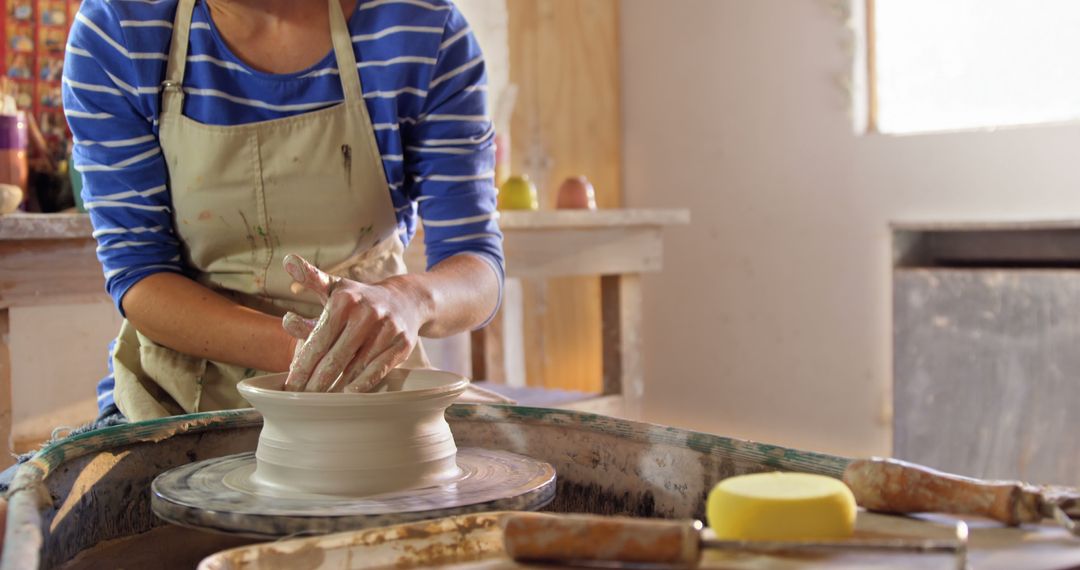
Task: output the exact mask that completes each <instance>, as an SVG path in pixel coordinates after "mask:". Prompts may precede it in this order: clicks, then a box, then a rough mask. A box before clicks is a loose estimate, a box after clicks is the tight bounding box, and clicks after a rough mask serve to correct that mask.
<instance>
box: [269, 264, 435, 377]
mask: <svg viewBox="0 0 1080 570" xmlns="http://www.w3.org/2000/svg"><path fill="white" fill-rule="evenodd" d="M284 263H285V271H287V272H288V273H289V275H290V276H292V278H293V281H295V282H296V284H297V285H300V286H302V287H304V288H306V289H308V290H310V291H313V292H314V293H315V294H317V295H318V296H319V297H320V298H321V299H322V301H323V312H322V314H321V315H320V316H319V319H318V320H317V321H314V322H312V321H310V320H307V319H304V318H302V317H300V316H298V315H295V314H293V313H289V314H287V315H285V318H284V320H283V322H282V325H283V326H284V327H285V330H286V331H288V332H289V334H291V335H293V336H294V337H297V338H301V339H304V340H303V342H302V343H301V344H300V346H299V349H298V350H297V352H296V356H295V357H294V359H293V362H292V365H291V366H290V367H289V374H288V377H287V378H286V380H285V389H286V390H289V391H294V392H299V391H308V392H327V391H331V390H333V391H342V390H345V391H349V392H368V391H370V390H372V389H373V388H375V387H376V386H378V384H379V382H381V381H382V380H383V378H384V377H385V376H386V374H387V373H388V372H389V371H391V370H393V369H394V367H396V366H397V365H399V364H401V363H402V362H404V361H405V359H406V358H408V357H409V354H411V353H412V350H413V347H415V346H416V343H417V339H418V336H419V331H420V327H421V325H422V324H423V323H424V318H425V316H424V313H423V307H424V304H423V303H422V302H420V300H419V299H417V298H415V297H414V296H413V295H411V294H410V292H409V288H408V287H407V286H406V285H405V281H404V280H402V279H400V278H398V279H394V278H392V279H389V280H387V281H383V282H381V283H378V284H373V285H368V284H364V283H359V282H357V281H353V280H350V279H344V278H340V277H334V276H331V275H327V274H326V273H324V272H322V271H320V270H319V269H318V268H316V267H315V266H313V265H311V264H310V263H308V262H307V261H306V260H304V259H303V258H301V257H299V256H296V255H289V256H286V257H285V260H284Z"/></svg>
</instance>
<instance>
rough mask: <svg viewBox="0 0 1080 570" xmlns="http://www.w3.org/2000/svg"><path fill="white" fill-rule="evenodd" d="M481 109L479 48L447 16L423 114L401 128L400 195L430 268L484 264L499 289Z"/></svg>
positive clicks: (489, 155) (483, 86)
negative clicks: (415, 215)
mask: <svg viewBox="0 0 1080 570" xmlns="http://www.w3.org/2000/svg"><path fill="white" fill-rule="evenodd" d="M487 107H488V105H487V78H486V75H485V71H484V59H483V55H482V54H481V53H480V46H479V44H478V43H477V41H476V39H475V38H474V37H473V34H472V32H471V31H470V29H469V26H468V23H467V22H466V21H465V19H464V17H463V16H462V15H461V13H460V12H458V10H457V9H456V8H452V9H451V10H450V12H449V17H448V19H447V23H446V26H445V31H444V33H443V36H442V40H441V44H440V47H439V53H438V57H437V59H436V63H435V65H434V66H433V69H432V74H431V79H430V81H429V83H428V89H427V97H426V99H425V103H424V106H423V110H422V113H421V115H420V117H419V118H418V120H417V121H416V124H413V125H404V126H403V127H402V139H403V142H404V146H405V169H406V171H405V174H406V184H407V190H408V193H409V195H410V197H411V198H412V199H414V200H416V201H417V203H418V210H419V214H420V217H421V219H422V222H423V227H424V243H425V246H426V248H427V256H428V267H429V268H430V267H432V266H434V265H436V264H438V263H439V262H440V261H442V260H444V259H446V258H448V257H450V256H453V255H457V254H461V253H469V254H474V255H478V256H481V257H482V258H483V259H485V260H487V261H488V262H489V263H491V265H492V267H493V268H494V270H495V272H496V273H497V274H498V276H499V278H500V281H501V279H502V277H503V251H502V233H501V232H500V231H499V224H498V211H497V210H496V190H495V180H494V177H495V175H494V169H495V140H494V130H493V128H492V124H491V119H490V118H489V117H488V108H487Z"/></svg>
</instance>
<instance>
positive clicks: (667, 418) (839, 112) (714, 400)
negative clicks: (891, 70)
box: [622, 0, 1080, 454]
mask: <svg viewBox="0 0 1080 570" xmlns="http://www.w3.org/2000/svg"><path fill="white" fill-rule="evenodd" d="M837 4H838V2H825V1H821V0H678V1H674V2H658V1H655V0H624V2H623V5H622V8H623V13H622V17H623V22H622V42H623V47H622V58H623V61H622V65H623V69H622V73H623V78H624V79H623V80H624V89H623V97H624V101H623V108H624V113H625V124H624V129H625V131H624V132H625V135H624V136H625V140H624V149H625V150H624V152H625V156H624V164H625V166H624V168H625V176H624V180H625V184H626V187H625V192H626V200H627V203H628V205H629V206H634V207H645V206H657V207H659V206H663V207H675V206H679V207H688V208H690V209H691V210H692V212H693V223H692V225H691V227H690V228H688V229H683V230H677V231H673V232H672V233H671V235H670V236H669V239H668V241H667V245H668V246H669V250H668V251H669V255H668V257H667V258H666V269H665V272H664V273H663V274H660V275H658V276H654V277H651V278H649V279H648V280H647V282H646V283H647V289H646V304H647V306H646V314H645V322H646V325H647V336H646V350H647V353H646V359H647V362H648V365H647V366H648V370H647V378H648V384H647V389H646V401H647V404H646V419H648V420H650V421H655V422H659V423H664V424H672V425H678V426H686V427H691V428H696V429H701V430H706V431H710V432H715V433H720V434H725V435H731V436H739V437H746V438H752V439H759V440H765V441H769V442H773V443H778V444H786V445H792V446H798V447H804V448H813V449H816V450H822V451H829V452H838V453H846V454H869V453H879V454H880V453H888V452H889V450H890V440H891V433H890V428H889V427H890V423H891V419H890V418H889V416H888V410H889V404H890V402H889V399H890V398H889V392H890V390H891V386H890V382H891V379H890V377H891V373H890V367H891V363H890V344H891V338H890V326H891V324H890V311H891V309H890V304H891V299H890V284H889V275H890V251H889V232H888V228H887V225H888V223H889V221H891V220H929V219H934V220H938V219H947V220H960V219H962V220H972V219H1002V218H1008V219H1015V218H1062V217H1080V159H1078V156H1080V126H1077V125H1068V126H1056V127H1044V128H1026V129H1017V130H1001V131H998V132H981V133H964V134H941V135H925V136H912V137H902V138H896V137H884V136H859V135H855V134H853V129H852V121H851V118H850V116H849V110H848V109H849V96H848V94H847V93H846V92H845V90H844V89H843V88H842V87H841V85H842V83H843V82H844V80H845V77H846V75H847V74H848V72H849V68H850V65H851V57H852V56H851V53H850V52H851V49H850V47H849V46H850V45H851V41H850V40H851V37H850V34H849V32H848V30H847V29H846V28H845V26H844V22H843V21H841V20H842V18H840V17H838V15H837V14H836V12H835V10H834V9H833V7H835V6H836V5H837Z"/></svg>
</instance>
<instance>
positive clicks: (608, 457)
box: [0, 404, 1080, 570]
mask: <svg viewBox="0 0 1080 570" xmlns="http://www.w3.org/2000/svg"><path fill="white" fill-rule="evenodd" d="M446 417H447V421H448V422H449V424H450V428H451V430H452V431H453V433H454V439H455V440H456V442H457V445H458V446H461V447H468V446H480V447H485V448H488V449H497V450H505V451H510V452H512V453H519V454H523V455H528V456H529V457H533V458H535V459H539V460H541V461H545V462H548V463H550V464H551V465H552V466H554V467H555V470H556V474H557V487H558V488H557V490H556V494H555V499H554V502H552V503H551V504H550V505H549V506H548V507H547V508H546V511H547V512H551V513H592V514H599V515H622V516H633V517H657V518H678V519H686V518H697V519H702V518H703V517H704V514H705V513H704V504H705V496H706V493H708V491H709V489H711V487H712V486H713V485H714V484H716V482H718V481H720V480H722V479H724V478H727V477H731V476H734V475H741V474H745V473H755V472H762V471H797V472H806V473H816V474H819V475H826V476H830V477H840V476H841V474H842V473H843V472H844V470H845V468H846V467H847V465H848V464H849V462H850V461H851V460H850V459H849V458H845V457H839V456H834V455H828V454H822V453H813V452H808V451H801V450H798V449H790V448H785V447H780V446H776V445H769V444H765V443H758V442H752V441H745V440H739V439H733V438H727V437H721V436H717V435H710V434H705V433H698V432H692V431H687V430H682V429H678V428H673V427H664V426H656V425H649V424H644V423H639V422H632V421H628V420H623V419H618V418H611V417H605V416H598V415H594V414H588V413H583V412H577V411H571V410H552V409H541V408H526V407H519V406H507V405H487V404H455V405H453V406H451V407H450V408H449V410H447V415H446ZM261 427H262V418H261V416H259V414H258V413H257V412H255V410H251V409H248V410H231V411H226V412H214V413H205V414H191V415H186V416H176V417H171V418H163V419H160V420H152V421H147V422H139V423H134V424H129V425H122V426H115V427H109V428H104V429H101V430H97V431H94V432H90V433H85V434H81V435H78V436H74V437H71V438H68V439H66V440H63V441H59V442H56V443H55V444H53V445H51V446H49V447H48V448H46V449H44V450H43V451H42V452H40V453H39V454H38V455H36V456H35V458H34V459H33V460H31V461H30V462H29V463H27V464H25V465H24V466H23V467H22V468H21V469H20V470H19V472H18V474H17V475H16V478H15V481H14V483H13V485H12V488H13V489H14V491H13V492H12V493H11V494H10V495H9V508H8V515H7V529H6V533H5V541H4V548H3V558H2V560H0V570H24V569H37V568H40V569H50V568H57V567H61V566H63V567H65V568H69V570H70V569H73V568H102V567H109V568H111V567H116V566H118V565H124V566H125V567H129V568H144V567H154V568H162V569H174V568H175V569H191V568H194V567H195V565H196V564H197V563H198V561H199V560H200V559H203V557H207V556H213V555H215V553H219V552H221V551H223V550H225V549H229V548H234V547H243V546H244V545H248V544H252V543H253V542H260V541H259V540H257V539H252V538H247V537H245V536H241V535H236V534H220V533H211V532H206V531H203V530H191V529H188V528H184V527H178V526H173V525H170V524H167V523H165V522H164V521H162V520H161V519H158V518H157V517H155V516H154V514H153V512H152V510H151V492H150V484H151V481H153V479H154V478H155V477H156V476H157V475H158V474H159V473H161V472H163V471H166V470H168V469H171V468H173V467H176V466H179V465H184V464H188V463H191V462H193V461H200V460H203V459H209V458H213V457H220V456H223V455H230V454H235V453H242V452H250V451H252V450H254V448H255V445H256V443H257V440H258V437H259V430H260V428H261ZM953 522H954V521H953V520H952V519H950V518H948V517H942V516H935V515H920V516H917V517H897V516H887V515H880V514H875V513H868V512H861V513H860V514H859V520H858V522H857V525H856V534H857V536H858V537H860V538H868V539H869V538H883V537H891V538H899V537H904V538H909V539H910V538H937V539H945V538H949V536H950V533H951V532H952V531H953ZM968 522H969V525H970V527H971V541H970V555H969V559H970V562H971V565H972V566H971V567H973V568H977V569H979V570H987V569H1001V570H1016V569H1018V568H1023V569H1026V570H1055V569H1059V568H1075V567H1077V566H1078V565H1080V539H1077V538H1076V537H1073V536H1071V535H1069V534H1068V532H1067V531H1065V530H1064V529H1062V528H1059V527H1054V526H1052V525H1027V526H1024V527H1020V528H1007V527H1003V526H1002V525H1001V524H999V523H996V522H992V521H983V520H979V519H974V518H969V519H968ZM215 558H218V564H215V565H211V566H206V567H204V570H208V569H211V568H212V569H214V570H239V569H241V568H245V569H252V568H268V567H275V568H357V569H359V568H372V567H378V568H430V567H441V566H445V565H449V564H454V565H455V567H457V568H478V569H479V568H485V569H490V568H519V567H524V566H519V565H515V564H513V563H512V562H510V561H509V560H507V559H506V556H505V553H504V552H503V551H502V545H501V534H500V527H499V515H498V514H470V515H464V516H461V517H455V518H452V519H441V520H437V521H424V522H419V523H411V524H405V525H403V526H400V527H379V528H370V529H366V530H357V531H354V532H348V533H342V534H337V535H327V536H316V537H311V538H297V539H293V540H283V541H277V542H273V541H272V542H264V543H262V544H261V545H260V546H259V547H258V548H257V550H255V551H254V552H252V551H250V550H246V551H232V552H231V553H224V554H221V555H220V556H216V557H215ZM73 560H74V561H75V564H74V565H72V566H64V565H65V564H67V563H70V562H72V561H73ZM120 561H122V564H121V562H120ZM704 562H705V564H704V565H703V567H705V568H757V569H760V568H785V569H793V570H794V569H799V570H803V569H808V568H859V569H866V568H897V569H899V568H942V569H946V568H948V569H955V565H954V564H953V560H952V558H951V556H948V555H944V556H943V555H925V554H914V553H902V554H896V553H877V554H871V553H862V554H860V553H851V552H847V553H834V554H824V553H820V554H804V555H801V556H797V555H787V556H781V555H751V554H746V553H735V554H727V555H726V556H725V554H724V553H715V552H711V553H707V555H706V557H705V561H704ZM80 563H81V565H80Z"/></svg>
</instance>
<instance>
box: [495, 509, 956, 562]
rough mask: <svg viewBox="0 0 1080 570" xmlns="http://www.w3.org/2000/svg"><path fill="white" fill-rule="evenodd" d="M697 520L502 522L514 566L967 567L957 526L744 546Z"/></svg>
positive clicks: (542, 517)
mask: <svg viewBox="0 0 1080 570" xmlns="http://www.w3.org/2000/svg"><path fill="white" fill-rule="evenodd" d="M701 528H702V526H701V523H700V522H699V521H671V520H660V519H634V518H623V517H600V516H594V515H549V514H541V513H515V514H514V515H511V516H510V517H508V518H507V519H506V520H505V521H504V522H503V537H504V538H503V541H504V543H503V544H504V548H505V549H506V553H507V555H509V556H510V557H511V558H513V559H514V560H518V561H523V562H527V561H536V562H538V561H546V562H579V563H581V562H592V563H595V562H608V563H612V562H617V563H623V564H655V565H662V566H665V567H693V566H696V565H697V563H698V560H699V558H700V556H701V551H702V549H706V548H708V549H720V550H728V551H737V552H757V553H778V552H807V551H819V552H820V551H866V550H880V551H897V552H920V553H930V552H945V553H951V554H953V555H954V556H955V558H956V567H957V568H959V569H963V568H964V567H965V566H966V564H967V525H965V524H964V523H962V522H961V523H958V524H957V538H956V540H948V541H945V540H908V539H893V540H859V539H853V540H836V541H807V542H800V541H783V542H781V541H746V540H712V539H708V538H702V535H701Z"/></svg>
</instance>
